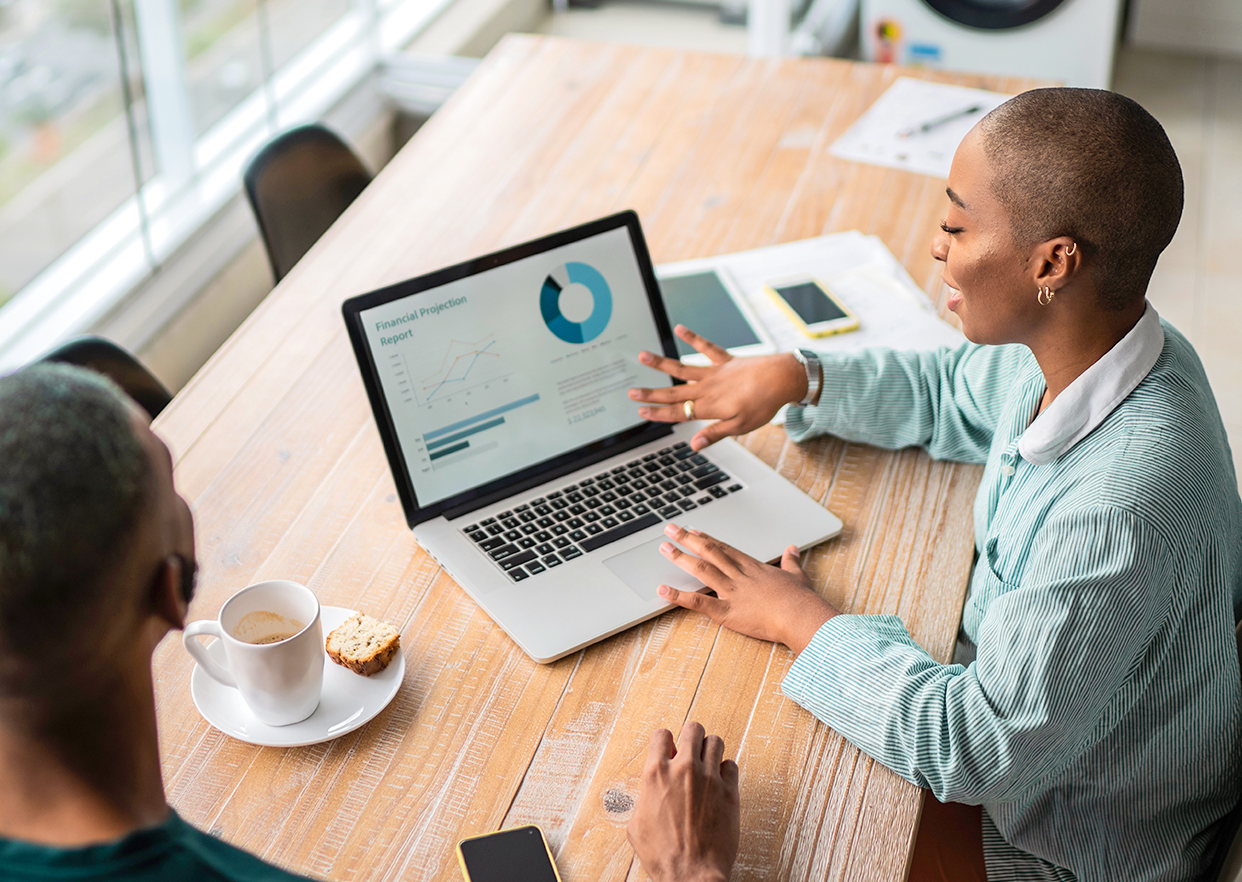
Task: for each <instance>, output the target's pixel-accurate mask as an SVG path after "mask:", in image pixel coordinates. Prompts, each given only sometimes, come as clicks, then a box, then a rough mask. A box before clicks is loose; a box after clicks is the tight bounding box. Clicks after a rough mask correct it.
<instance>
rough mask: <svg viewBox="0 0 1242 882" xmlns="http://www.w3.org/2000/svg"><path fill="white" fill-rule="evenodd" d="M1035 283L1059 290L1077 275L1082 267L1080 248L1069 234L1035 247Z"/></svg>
mask: <svg viewBox="0 0 1242 882" xmlns="http://www.w3.org/2000/svg"><path fill="white" fill-rule="evenodd" d="M1035 262H1036V267H1037V270H1038V271H1037V275H1036V277H1035V284H1036V285H1037V286H1039V287H1041V288H1042V287H1045V286H1046V287H1048V288H1051V289H1052V290H1053V291H1059V290H1061V289H1062V288H1064V287H1065V286H1066V285H1068V284H1070V283H1071V282H1072V281H1074V279H1075V278H1076V277H1077V276H1078V273H1079V271H1080V270H1081V268H1082V249H1080V248H1079V247H1078V243H1077V242H1075V241H1074V240H1073V239H1071V238H1070V237H1069V236H1058V237H1057V238H1055V239H1049V240H1048V241H1046V242H1041V243H1040V244H1039V245H1038V246H1036V248H1035Z"/></svg>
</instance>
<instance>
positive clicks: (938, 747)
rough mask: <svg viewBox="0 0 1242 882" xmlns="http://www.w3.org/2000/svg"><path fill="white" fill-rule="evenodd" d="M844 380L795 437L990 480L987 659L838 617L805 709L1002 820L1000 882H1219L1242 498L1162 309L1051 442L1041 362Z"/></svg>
mask: <svg viewBox="0 0 1242 882" xmlns="http://www.w3.org/2000/svg"><path fill="white" fill-rule="evenodd" d="M823 365H824V388H825V390H827V391H826V392H825V399H826V400H823V401H821V404H820V405H819V406H817V407H812V408H791V409H790V411H789V413H788V416H787V417H786V423H785V426H786V429H787V430H788V431H789V434H790V436H791V437H792V438H794V440H802V439H804V438H808V437H811V436H813V435H817V434H823V433H832V434H834V435H837V436H839V437H842V438H844V439H846V440H849V441H859V442H864V443H868V444H874V445H879V446H883V447H890V448H899V447H906V446H911V445H921V446H923V447H925V448H926V449H927V450H928V452H929V453H930V454H931V455H932V456H934V457H937V458H942V459H954V460H960V461H965V462H976V463H986V468H985V470H984V474H983V479H982V484H981V485H980V487H979V492H978V496H977V497H976V501H975V524H974V527H975V539H976V550H977V552H978V562H977V564H976V566H975V570H974V574H973V577H972V579H971V585H970V592H969V595H968V597H967V601H966V607H965V610H964V612H963V617H962V632H963V636H964V638H965V639H967V640H969V641H970V642H972V643H973V644H975V646H976V651H977V655H976V658H975V660H974V661H972V662H971V663H970V664H969V665H966V666H963V665H961V664H939V663H937V662H936V661H935V660H934V659H932V658H931V656H929V655H928V654H927V653H926V652H925V651H924V650H923V649H922V648H920V647H919V646H918V645H917V644H916V643H915V642H914V641H913V639H912V638H911V637H910V634H909V632H908V631H907V630H906V628H905V627H904V626H903V625H902V623H901V621H900V620H899V619H898V618H897V617H896V616H887V615H878V616H870V615H840V616H836V617H835V618H833V619H831V620H830V621H828V622H827V623H826V624H825V625H824V626H823V627H822V628H821V629H820V630H819V632H818V633H817V634H816V635H815V637H814V639H813V640H812V641H811V643H810V645H809V646H807V648H806V649H805V650H804V651H803V652H802V654H801V655H799V657H798V659H797V661H796V662H795V663H794V665H793V667H792V668H791V670H790V672H789V674H788V675H787V677H786V678H785V681H784V683H783V684H782V688H783V689H784V691H785V694H786V695H788V696H789V697H791V698H792V699H794V700H795V701H797V702H798V703H799V704H800V705H802V706H803V707H805V708H806V709H807V710H809V711H810V712H811V713H813V714H815V716H816V717H818V718H819V719H821V720H823V721H824V722H826V723H828V724H829V725H831V726H832V727H833V728H835V729H836V730H837V731H838V732H840V733H841V734H842V735H843V736H844V737H846V738H847V739H849V740H850V741H851V742H853V743H854V744H856V745H858V746H859V747H860V748H861V749H862V750H864V751H865V752H867V753H868V754H870V755H871V756H873V757H875V758H876V759H877V760H879V761H880V762H882V763H884V764H885V765H886V766H888V767H889V768H891V769H893V770H894V771H895V772H897V773H898V774H899V775H901V776H902V777H903V778H905V779H906V780H908V781H910V782H912V783H914V784H916V785H918V786H920V787H926V788H929V789H930V790H931V791H932V792H933V793H934V794H935V795H936V797H937V798H939V799H941V800H942V801H955V802H963V803H972V804H979V803H981V804H982V805H983V807H984V810H985V811H984V840H985V855H986V858H987V867H988V877H989V879H992V880H994V882H995V880H1001V879H1007V878H1014V879H1043V878H1047V879H1061V880H1070V879H1081V880H1096V879H1099V880H1119V879H1125V880H1149V879H1150V880H1154V879H1191V878H1195V877H1196V876H1197V875H1198V874H1201V873H1202V872H1203V870H1204V868H1205V867H1206V866H1207V865H1208V864H1209V863H1210V861H1211V859H1212V857H1213V854H1214V850H1215V848H1216V846H1217V839H1218V835H1219V832H1220V826H1221V824H1220V821H1221V820H1222V818H1223V817H1224V816H1225V815H1226V814H1227V813H1228V812H1229V810H1230V808H1231V807H1232V806H1233V804H1234V802H1235V801H1236V799H1237V797H1238V792H1239V780H1240V776H1242V683H1240V682H1239V672H1238V654H1237V644H1236V642H1235V639H1234V632H1233V628H1234V621H1235V617H1236V616H1237V614H1238V612H1239V610H1240V609H1242V499H1239V496H1238V488H1237V479H1236V477H1235V475H1234V470H1233V463H1232V458H1231V456H1230V453H1229V447H1228V442H1227V440H1226V437H1225V431H1224V427H1223V426H1222V424H1221V419H1220V415H1219V412H1218V411H1217V408H1216V402H1215V400H1214V398H1213V397H1212V393H1211V390H1210V388H1209V386H1208V381H1207V377H1206V376H1205V374H1204V372H1203V367H1202V365H1201V364H1200V362H1199V360H1198V357H1197V356H1196V355H1195V352H1194V350H1193V348H1192V347H1191V346H1190V344H1189V343H1188V342H1187V341H1186V340H1185V338H1184V337H1182V336H1181V335H1180V334H1179V333H1178V332H1177V331H1176V330H1174V329H1173V328H1172V327H1170V326H1168V325H1163V324H1162V323H1160V321H1159V319H1158V317H1157V316H1155V313H1154V311H1153V310H1151V309H1150V307H1149V309H1148V313H1147V314H1146V315H1145V316H1144V319H1143V320H1142V321H1140V323H1139V325H1138V326H1136V328H1135V330H1134V331H1132V332H1131V333H1130V335H1127V338H1126V339H1125V340H1123V341H1122V342H1121V343H1118V344H1117V347H1114V350H1113V351H1111V352H1110V353H1108V354H1107V355H1106V356H1105V357H1104V359H1102V360H1101V362H1098V363H1097V365H1096V366H1093V367H1098V368H1099V370H1089V371H1088V372H1087V373H1085V374H1083V375H1082V376H1081V377H1079V378H1078V380H1076V381H1075V382H1074V383H1073V384H1071V386H1070V387H1069V388H1067V389H1066V390H1065V392H1063V393H1062V395H1061V396H1058V398H1057V399H1056V400H1055V401H1054V402H1053V404H1052V405H1050V406H1049V407H1048V408H1047V409H1046V410H1045V411H1044V413H1043V414H1041V415H1040V417H1039V418H1038V419H1036V420H1035V421H1034V422H1032V421H1031V417H1032V416H1033V415H1034V414H1035V413H1036V411H1037V408H1038V407H1039V403H1040V400H1041V398H1042V396H1043V393H1044V391H1045V383H1044V378H1043V375H1042V374H1041V373H1040V370H1039V366H1038V365H1037V364H1036V362H1035V359H1034V357H1033V355H1032V354H1031V352H1030V350H1029V349H1027V348H1026V347H1023V346H977V345H973V344H965V345H963V346H961V347H960V348H958V349H955V350H948V349H945V350H940V351H938V352H931V353H905V352H892V351H884V350H873V351H866V352H860V353H851V354H841V355H831V356H824V357H823ZM1101 365H1102V366H1101ZM1067 396H1068V397H1067ZM1063 397H1064V398H1065V401H1064V403H1063V404H1062V406H1061V407H1060V408H1057V405H1058V403H1061V402H1062V398H1063ZM1054 408H1057V410H1056V411H1054ZM1045 417H1049V419H1046V420H1045V419H1044V418H1045Z"/></svg>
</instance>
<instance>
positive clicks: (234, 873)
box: [166, 812, 306, 882]
mask: <svg viewBox="0 0 1242 882" xmlns="http://www.w3.org/2000/svg"><path fill="white" fill-rule="evenodd" d="M166 826H167V829H168V833H169V837H170V839H171V840H172V844H173V847H172V849H170V857H173V858H174V859H176V860H178V861H183V862H184V863H185V865H186V867H187V868H193V869H194V870H195V871H196V872H199V873H202V874H204V876H206V877H207V878H218V879H220V880H221V882H291V880H302V882H305V878H306V877H304V876H295V875H293V874H292V873H289V872H286V871H285V870H282V869H280V868H279V867H276V866H273V865H272V864H269V863H266V862H265V861H262V860H260V859H259V858H257V857H255V856H254V855H253V854H251V853H250V852H248V851H244V850H242V849H240V848H237V847H236V846H234V845H230V844H229V843H227V842H225V841H224V840H222V839H219V838H217V837H215V836H212V835H210V834H209V833H204V832H203V831H201V830H199V829H198V828H197V827H194V826H192V825H190V824H188V823H186V822H185V821H184V820H182V818H181V817H180V816H179V815H178V814H177V813H176V812H172V813H171V816H170V817H169V823H168V824H167V825H166ZM209 873H214V874H215V875H214V876H208V875H207V874H209ZM204 876H200V877H199V878H203V877H204Z"/></svg>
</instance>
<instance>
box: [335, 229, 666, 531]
mask: <svg viewBox="0 0 1242 882" xmlns="http://www.w3.org/2000/svg"><path fill="white" fill-rule="evenodd" d="M588 226H595V225H588ZM634 226H635V227H636V219H635V221H634ZM629 227H630V225H629V224H626V223H616V224H614V225H612V226H611V228H608V229H604V230H602V231H601V232H598V233H595V234H594V235H588V236H587V237H586V238H580V239H577V240H576V241H570V242H568V243H567V244H561V245H559V246H556V247H549V248H546V249H544V250H538V251H536V252H535V253H531V254H527V255H526V256H518V255H517V254H516V253H515V252H517V250H516V249H511V250H510V252H505V253H502V254H500V255H493V256H492V258H491V259H480V261H476V262H472V263H473V264H475V268H476V270H477V271H474V272H467V271H466V268H467V267H470V266H471V265H462V268H455V269H460V270H461V272H458V273H452V272H449V271H446V272H448V274H450V275H457V276H458V277H456V278H452V279H451V280H449V281H445V282H443V283H441V284H433V285H431V286H429V287H423V288H421V289H420V290H417V291H415V292H413V293H409V294H407V295H405V296H401V295H400V291H399V290H394V289H387V291H388V292H389V293H390V294H395V295H396V296H392V297H391V298H382V297H376V295H364V298H359V299H366V298H367V297H370V298H372V299H374V300H380V299H382V300H383V302H380V303H377V304H376V305H370V304H367V305H366V308H362V309H357V310H356V315H357V319H356V322H357V330H360V331H361V335H362V338H363V339H364V340H365V345H366V347H367V349H368V350H369V354H370V360H371V365H372V367H373V369H374V372H375V375H376V377H375V379H378V387H379V391H380V393H381V394H382V397H383V401H384V403H385V405H386V410H387V416H388V418H389V420H391V430H392V433H393V434H394V435H395V439H391V440H393V441H395V445H396V447H397V448H399V451H400V456H401V459H402V460H403V461H404V466H405V471H406V473H407V475H408V478H409V480H410V483H411V484H412V489H413V492H414V496H415V497H416V500H417V507H418V508H420V509H422V508H426V507H428V506H434V504H435V503H440V502H444V501H446V500H451V499H453V498H454V497H458V496H460V495H461V494H463V493H464V492H466V491H469V490H472V489H474V488H479V487H482V486H484V485H487V484H489V483H490V482H494V481H496V480H497V479H503V478H505V477H506V476H511V475H515V474H517V473H520V472H522V471H523V470H525V469H529V468H531V467H532V466H536V465H538V464H540V463H544V462H547V461H549V460H554V459H555V458H556V457H558V456H561V455H563V454H566V453H567V452H570V451H574V450H577V449H580V448H583V447H585V446H589V445H591V444H592V443H594V442H598V441H600V440H602V439H606V438H610V437H612V436H616V435H617V434H618V433H623V432H625V431H626V430H629V429H633V428H635V427H639V426H643V425H646V424H645V422H644V421H643V420H642V419H640V418H639V416H638V408H637V405H636V404H635V403H634V402H633V401H631V400H630V399H629V396H628V395H627V392H628V390H629V389H630V388H631V387H633V386H636V385H639V386H667V385H669V384H670V382H671V380H670V379H669V377H667V376H666V375H665V374H662V373H660V372H659V371H656V370H654V369H652V368H648V367H645V366H643V365H641V364H640V363H639V362H638V353H639V352H640V351H641V350H644V349H645V350H648V351H653V352H662V351H664V348H665V347H664V344H663V341H662V339H661V332H660V328H659V327H658V325H657V320H656V317H655V315H654V314H653V303H652V301H651V299H650V297H649V294H648V286H647V284H646V282H645V280H644V271H643V269H644V268H643V265H642V264H643V263H645V264H646V267H647V272H648V273H649V272H650V263H649V261H648V260H647V259H646V254H645V249H644V250H643V255H642V263H640V258H639V256H638V253H637V249H636V246H635V242H634V241H633V239H632V237H631V232H630V228H629ZM561 235H562V236H564V235H565V234H561ZM549 238H550V239H555V238H556V237H549ZM547 242H548V240H541V242H538V243H531V247H532V248H537V247H538V246H539V245H541V244H547ZM639 244H640V245H641V238H640V239H639ZM528 250H529V249H528ZM506 257H516V259H511V260H506V259H505V258H506ZM489 264H495V265H491V266H488V265H489ZM480 266H482V267H487V268H478V267H480ZM462 272H466V274H464V275H462ZM436 275H441V274H436ZM424 278H427V277H424ZM418 281H419V280H414V282H418ZM407 284H411V283H407ZM411 286H412V287H418V286H417V285H412V284H411ZM401 287H402V286H396V288H397V289H400V288H401ZM384 293H385V292H376V294H377V295H383V294H384ZM657 304H658V301H657ZM346 307H347V308H346V313H347V316H348V315H349V312H350V309H349V304H347V305H346ZM665 325H666V326H667V322H666V321H665ZM351 330H355V329H353V328H351ZM666 333H667V332H666ZM357 336H358V335H357V333H356V330H355V333H354V337H355V346H357V345H358V342H357ZM364 373H365V371H364ZM373 403H374V402H373ZM377 416H378V414H377ZM386 440H389V439H386ZM390 458H391V451H390ZM394 470H395V469H394Z"/></svg>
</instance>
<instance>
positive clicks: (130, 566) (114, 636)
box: [0, 365, 298, 882]
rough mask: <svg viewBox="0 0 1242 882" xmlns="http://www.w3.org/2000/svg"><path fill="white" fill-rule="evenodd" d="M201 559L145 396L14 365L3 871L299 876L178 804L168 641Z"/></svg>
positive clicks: (2, 635) (0, 390)
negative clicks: (155, 669) (165, 776)
mask: <svg viewBox="0 0 1242 882" xmlns="http://www.w3.org/2000/svg"><path fill="white" fill-rule="evenodd" d="M194 570H195V564H194V532H193V521H192V518H191V516H190V509H189V507H188V506H187V505H186V503H185V501H184V500H183V499H181V497H180V496H178V495H177V492H176V490H175V489H174V488H173V480H172V460H171V457H170V456H169V454H168V450H167V448H166V447H165V446H164V445H163V443H161V442H160V440H159V439H158V438H156V437H155V435H154V434H152V432H151V430H150V429H149V428H148V427H147V425H146V420H145V419H144V415H143V414H142V412H141V411H140V410H139V409H138V408H137V407H136V406H134V405H133V404H132V403H131V402H128V401H127V399H124V397H123V396H122V395H121V393H120V392H119V390H117V389H116V388H115V387H114V386H113V385H112V384H111V383H109V382H108V381H106V380H104V379H103V378H101V377H98V376H96V375H94V374H91V373H89V372H87V371H82V370H78V369H76V368H69V367H64V366H50V365H49V366H36V367H31V368H27V369H26V370H23V371H21V372H19V373H17V374H14V375H12V376H9V377H5V378H3V379H0V878H4V879H6V880H20V879H57V878H74V879H84V878H90V879H127V880H145V879H151V880H155V879H219V880H247V882H266V880H286V879H294V878H298V877H295V876H292V875H290V874H288V873H285V872H283V871H282V870H279V869H277V868H275V867H272V866H269V865H267V864H265V863H263V862H262V861H260V860H258V859H257V858H255V857H253V856H252V855H249V854H247V853H245V852H243V851H240V850H238V849H236V848H233V847H232V846H230V845H227V844H226V843H224V842H221V841H220V840H218V839H215V838H214V837H212V836H209V835H207V834H204V833H201V832H199V831H198V830H195V829H194V828H193V827H191V826H190V825H189V824H187V823H185V821H183V820H181V818H180V817H178V815H177V813H176V812H174V811H173V810H172V809H171V808H169V806H168V804H167V802H165V799H164V786H163V780H162V778H161V775H160V756H159V742H158V736H157V734H156V726H155V701H154V696H153V691H152V679H151V655H152V653H153V652H154V651H155V647H156V646H157V645H158V644H159V642H160V640H161V639H162V638H163V637H164V635H165V634H166V633H168V630H169V629H170V628H180V627H182V625H183V624H184V620H185V614H186V607H187V606H188V604H189V601H190V597H191V595H192V594H193V588H194Z"/></svg>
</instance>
